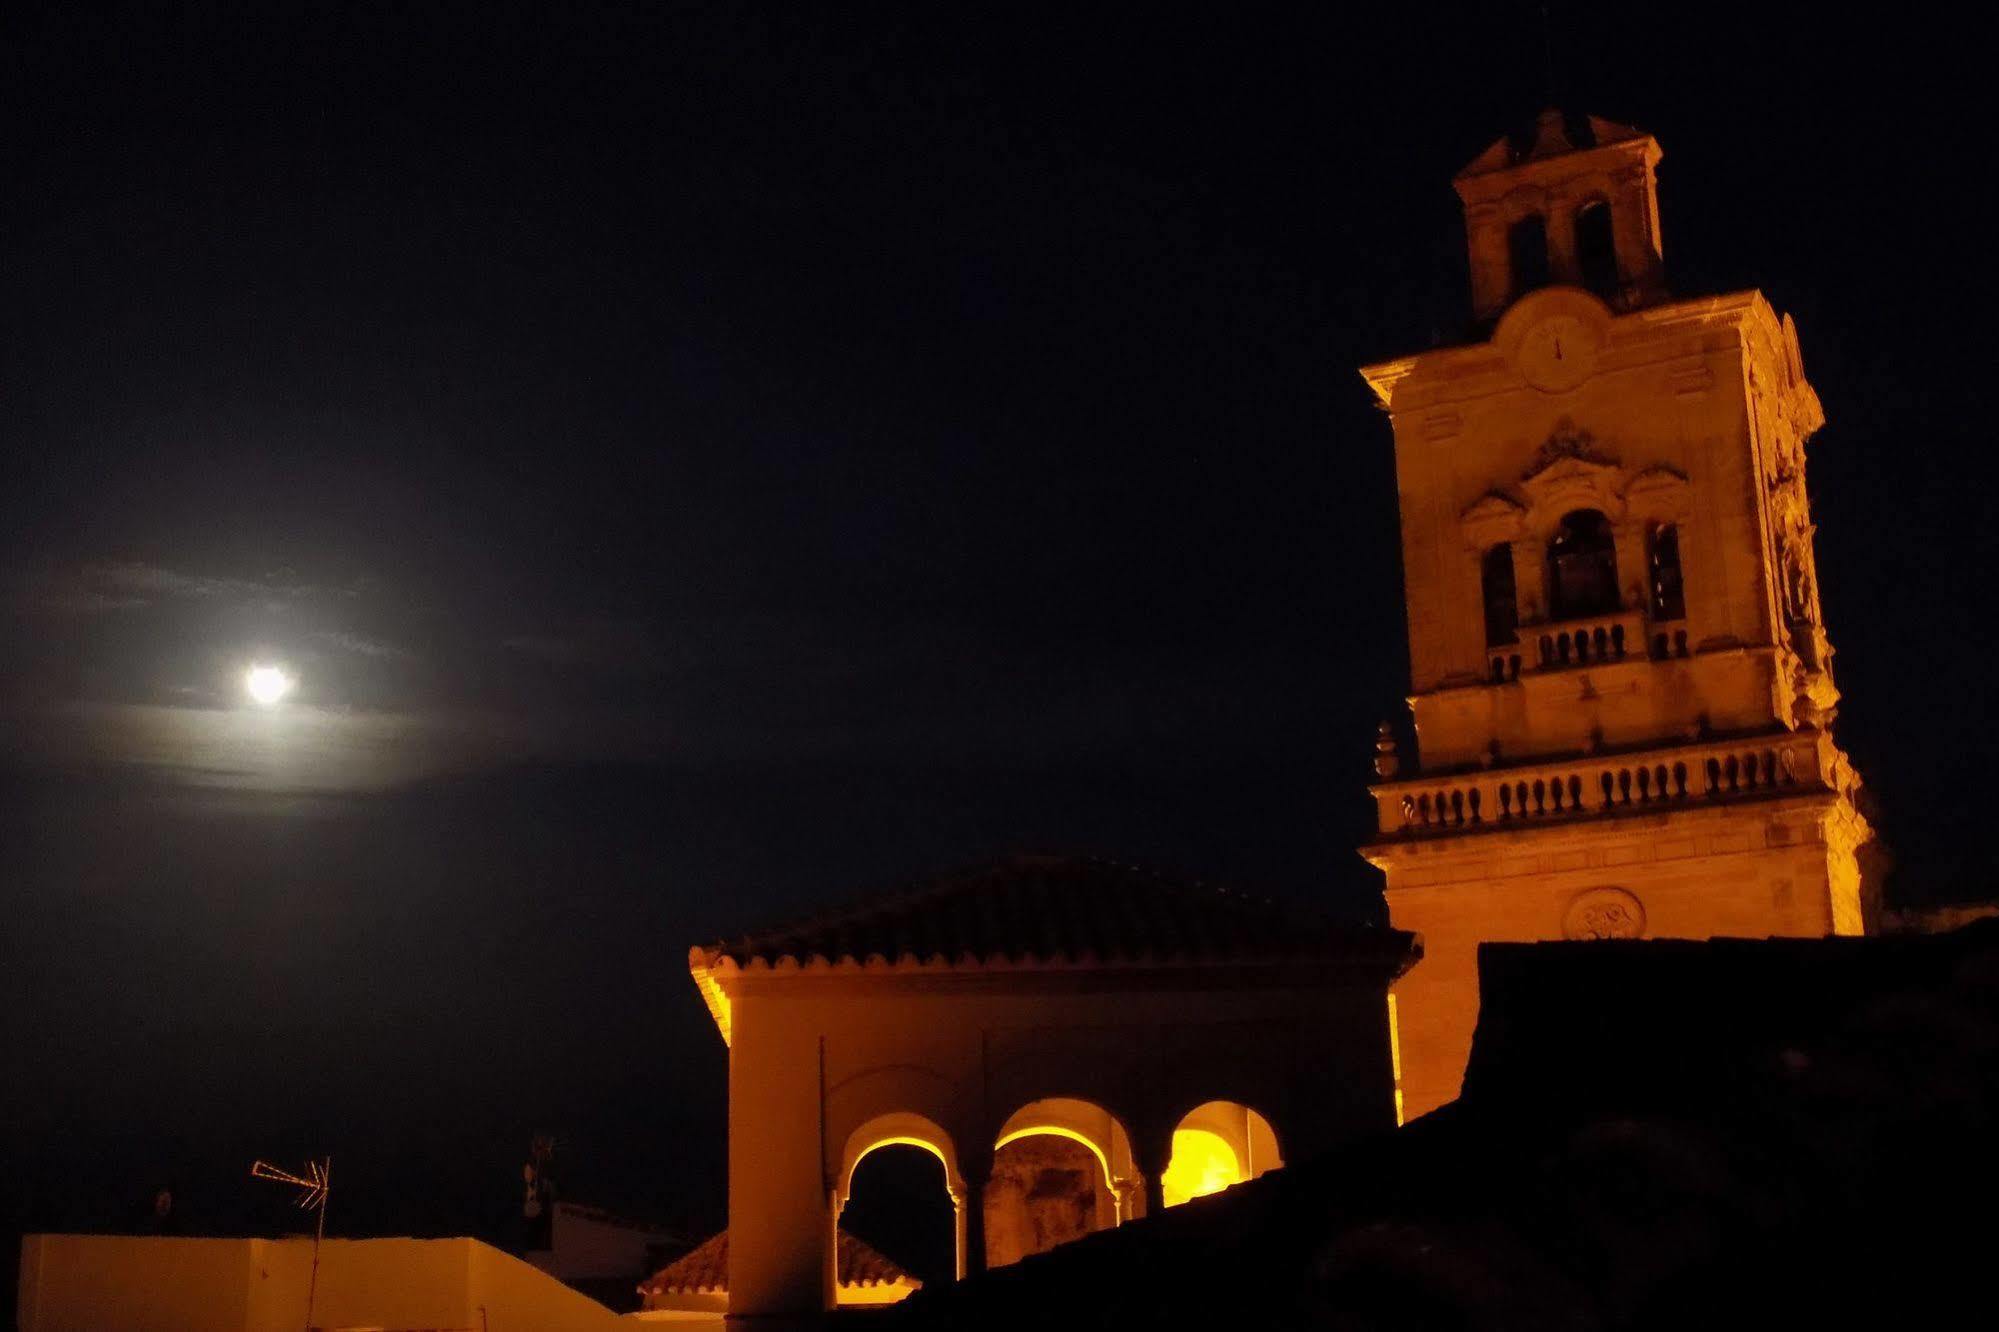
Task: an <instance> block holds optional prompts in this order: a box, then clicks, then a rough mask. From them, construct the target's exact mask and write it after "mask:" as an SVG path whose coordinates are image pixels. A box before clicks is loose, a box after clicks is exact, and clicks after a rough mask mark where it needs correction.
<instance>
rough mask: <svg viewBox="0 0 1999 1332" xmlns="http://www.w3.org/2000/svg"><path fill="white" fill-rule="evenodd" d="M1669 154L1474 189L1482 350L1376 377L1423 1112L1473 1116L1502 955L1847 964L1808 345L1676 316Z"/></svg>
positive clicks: (1600, 123) (1861, 827) (1511, 144)
mask: <svg viewBox="0 0 1999 1332" xmlns="http://www.w3.org/2000/svg"><path fill="white" fill-rule="evenodd" d="M1659 159H1660V150H1659V146H1658V144H1657V143H1656V142H1655V141H1654V140H1653V139H1652V138H1651V137H1650V136H1649V135H1646V134H1643V133H1641V132H1640V131H1637V130H1634V129H1631V128H1630V127H1628V126H1624V125H1618V124H1614V123H1612V122H1610V121H1606V120H1602V119H1599V118H1596V117H1590V118H1588V119H1587V120H1586V121H1581V122H1576V123H1574V124H1571V123H1569V122H1567V121H1565V119H1564V118H1563V117H1562V116H1561V115H1560V114H1559V113H1556V112H1546V113H1544V114H1543V115H1542V116H1541V118H1540V120H1539V122H1538V124H1537V125H1536V128H1535V131H1534V134H1533V136H1532V139H1531V141H1529V142H1518V141H1514V140H1508V139H1502V140H1500V141H1499V142H1497V143H1495V144H1493V145H1492V147H1491V148H1490V149H1488V150H1487V151H1486V152H1485V153H1483V154H1481V155H1480V156H1479V158H1478V159H1477V160H1476V161H1474V162H1473V163H1472V164H1471V165H1470V166H1469V167H1467V168H1466V169H1465V170H1464V171H1463V172H1462V173H1460V174H1459V176H1458V177H1457V181H1456V185H1457V190H1458V194H1459V196H1460V198H1461V199H1462V201H1463V203H1464V209H1465V228H1466V234H1467V238H1468V243H1469V251H1470V260H1471V290H1472V307H1473V317H1474V320H1475V324H1476V327H1477V329H1478V330H1479V333H1478V336H1477V337H1476V339H1475V340H1473V341H1471V342H1468V343H1466V344H1464V345H1461V346H1454V347H1445V348H1441V349H1438V350H1435V351H1431V352H1427V353H1424V354H1421V355H1417V356H1411V357H1407V358H1404V359H1401V360H1396V361H1390V362H1387V363H1384V364H1380V365H1375V366H1370V367H1368V368H1367V369H1366V370H1365V371H1363V374H1364V375H1365V377H1366V379H1367V382H1368V384H1369V385H1370V386H1371V387H1372V388H1373V390H1374V392H1375V393H1376V395H1377V396H1378V397H1379V399H1380V402H1381V405H1382V406H1383V407H1384V408H1385V409H1386V410H1387V412H1388V414H1389V416H1390V419H1391V421H1392V423H1393V429H1394V437H1395V459H1396V479H1397V485H1398V489H1399V492H1400V501H1401V516H1402V563H1403V576H1404V579H1405V587H1406V601H1407V607H1408V615H1409V623H1408V632H1409V656H1410V674H1411V680H1410V699H1409V702H1410V706H1411V708H1412V709H1413V711H1414V714H1415V715H1414V720H1415V730H1416V737H1417V745H1416V753H1415V754H1413V755H1406V756H1405V755H1402V754H1399V753H1398V752H1397V747H1396V744H1395V742H1394V740H1393V738H1392V734H1391V732H1390V730H1389V728H1387V727H1384V728H1383V732H1382V738H1381V741H1380V743H1379V745H1378V753H1377V756H1376V772H1377V775H1378V776H1379V777H1380V778H1381V781H1380V782H1379V784H1377V785H1376V786H1374V787H1373V788H1372V793H1373V796H1374V799H1375V803H1376V808H1377V816H1378V825H1379V834H1378V836H1377V837H1376V839H1375V840H1374V841H1373V842H1372V843H1371V844H1369V845H1368V846H1367V847H1365V848H1364V854H1365V855H1366V856H1367V858H1368V859H1369V860H1370V861H1372V862H1373V863H1374V864H1375V865H1376V866H1377V867H1379V868H1380V869H1381V870H1382V871H1383V872H1384V873H1385V874H1386V876H1387V884H1386V894H1387V900H1388V907H1389V914H1390V919H1391V920H1392V921H1393V923H1394V924H1395V925H1396V926H1397V927H1398V928H1401V929H1406V930H1412V931H1415V932H1417V933H1418V934H1420V935H1421V936H1422V939H1423V943H1424V961H1423V963H1422V965H1421V966H1419V967H1417V968H1416V969H1415V970H1413V971H1412V972H1411V973H1410V974H1409V975H1408V976H1407V977H1405V978H1404V979H1403V980H1402V981H1401V982H1399V983H1398V984H1397V986H1396V990H1395V996H1396V997H1395V1014H1396V1025H1397V1029H1398V1032H1399V1038H1398V1045H1399V1050H1400V1056H1401V1060H1400V1067H1401V1076H1402V1091H1403V1096H1404V1106H1405V1112H1406V1113H1408V1114H1411V1115H1415V1114H1421V1113H1423V1112H1425V1111H1427V1110H1430V1109H1433V1108H1435V1107H1436V1106H1438V1105H1441V1104H1443V1103H1444V1102H1446V1101H1448V1100H1450V1099H1452V1098H1453V1097H1455V1096H1456V1095H1457V1092H1458V1086H1459V1082H1460V1080H1461V1078H1462V1076H1463V1071H1464V1066H1465V1058H1466V1055H1467V1053H1468V1052H1469V1050H1470V1048H1471V1036H1472V1030H1473V1026H1474V1024H1475V1022H1476V1019H1477V1013H1478V986H1477V974H1476V962H1475V950H1476V948H1477V945H1478V944H1479V943H1480V942H1482V941H1486V940H1518V941H1527V940H1537V939H1561V938H1570V939H1581V938H1597V937H1621V938H1630V937H1638V936H1644V935H1650V936H1680V937H1689V938H1707V937H1711V936H1715V935H1748V936H1758V935H1823V934H1833V933H1838V934H1853V933H1859V932H1861V931H1862V930H1863V929H1864V928H1865V925H1866V919H1867V914H1868V910H1869V908H1868V907H1867V906H1866V904H1865V903H1864V902H1863V895H1862V890H1861V877H1860V872H1859V868H1858V862H1857V859H1856V852H1857V850H1858V849H1859V847H1860V846H1861V845H1862V844H1863V843H1864V842H1866V841H1867V839H1868V837H1869V829H1868V826H1867V823H1866V821H1865V819H1864V818H1863V817H1862V816H1861V815H1860V813H1859V812H1858V811H1857V810H1856V809H1855V807H1854V802H1853V793H1854V792H1855V790H1856V789H1857V788H1858V786H1859V778H1858V776H1857V775H1856V774H1855V772H1854V770H1853V768H1852V766H1851V764H1850V763H1849V762H1848V761H1847V759H1846V756H1845V754H1844V753H1842V752H1841V750H1840V749H1839V748H1838V746H1837V745H1836V744H1835V743H1834V742H1833V737H1832V733H1831V729H1830V728H1831V724H1832V720H1833V717H1834V714H1835V711H1836V708H1837V704H1838V701H1839V692H1838V690H1837V689H1836V688H1835V687H1834V685H1833V679H1832V669H1831V667H1832V648H1831V646H1830V644H1829V643H1828V641H1827V639H1826V633H1825V629H1824V624H1823V620H1822V618H1821V615H1820V609H1819V595H1818V584H1817V578H1816V573H1815V568H1814V562H1813V558H1812V533H1813V527H1812V523H1811V517H1810V511H1809V509H1808V507H1807V503H1806V496H1805V442H1806V440H1807V439H1808V438H1809V437H1810V436H1811V435H1812V433H1813V432H1814V431H1816V430H1817V429H1818V428H1819V426H1820V425H1821V424H1822V423H1823V420H1824V417H1823V414H1822V412H1821V410H1820V407H1819V400H1818V396H1817V394H1816V393H1814V392H1813V390H1812V387H1811V385H1810V384H1809V383H1807V382H1806V379H1805V375H1804V369H1803V364H1802V361H1801V358H1800V355H1799V348H1798V335H1797V330H1796V328H1795V327H1794V326H1793V325H1792V323H1791V320H1790V319H1789V317H1788V316H1779V315H1778V314H1777V312H1776V311H1774V310H1773V309H1772V308H1771V307H1770V305H1769V303H1768V302H1767V301H1766V300H1764V298H1763V297H1762V295H1761V294H1760V293H1757V292H1754V291H1747V292H1738V293H1733V294H1730V295H1725V296H1715V297H1704V298H1699V299H1692V300H1674V299H1672V298H1670V297H1669V296H1668V294H1667V292H1666V289H1665V284H1664V280H1663V274H1662V269H1661V260H1660V253H1661V252H1660V241H1659V214H1658V201H1657V195H1656V189H1655V175H1654V169H1655V167H1656V166H1657V164H1658V162H1659Z"/></svg>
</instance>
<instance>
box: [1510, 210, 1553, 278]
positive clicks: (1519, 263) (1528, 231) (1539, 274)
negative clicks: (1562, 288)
mask: <svg viewBox="0 0 1999 1332" xmlns="http://www.w3.org/2000/svg"><path fill="white" fill-rule="evenodd" d="M1506 256H1507V261H1508V263H1509V265H1510V266H1511V268H1512V277H1513V296H1514V298H1515V299H1516V300H1517V299H1519V298H1520V297H1522V296H1525V295H1526V294H1527V293H1528V292H1530V291H1538V290H1540V289H1541V288H1542V287H1545V286H1547V285H1548V282H1549V278H1550V274H1549V264H1548V220H1547V219H1546V218H1544V217H1542V216H1541V215H1540V214H1539V213H1529V214H1527V215H1526V216H1525V217H1522V218H1520V219H1519V220H1517V221H1515V222H1514V224H1513V225H1512V226H1510V227H1508V228H1507V229H1506Z"/></svg>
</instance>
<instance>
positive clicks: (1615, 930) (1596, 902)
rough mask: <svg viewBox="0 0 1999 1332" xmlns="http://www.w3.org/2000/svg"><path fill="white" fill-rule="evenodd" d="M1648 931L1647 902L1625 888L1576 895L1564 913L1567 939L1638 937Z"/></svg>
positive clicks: (1592, 889)
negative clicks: (1646, 923)
mask: <svg viewBox="0 0 1999 1332" xmlns="http://www.w3.org/2000/svg"><path fill="white" fill-rule="evenodd" d="M1644 933H1645V904H1644V903H1643V902H1640V901H1639V900H1638V899H1637V898H1636V897H1634V896H1632V895H1631V894H1630V893H1627V892H1625V891H1624V890H1623V889H1622V888H1591V889H1589V890H1588V891H1586V892H1582V893H1578V894H1576V897H1575V900H1574V901H1572V902H1570V903H1569V909H1568V910H1567V911H1565V912H1563V913H1562V937H1563V938H1564V939H1637V938H1641V937H1643V936H1644Z"/></svg>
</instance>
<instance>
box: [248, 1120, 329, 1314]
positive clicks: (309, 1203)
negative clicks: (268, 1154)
mask: <svg viewBox="0 0 1999 1332" xmlns="http://www.w3.org/2000/svg"><path fill="white" fill-rule="evenodd" d="M305 1168H306V1173H305V1174H303V1175H294V1174H293V1173H292V1172H291V1171H289V1170H280V1169H279V1168H278V1167H276V1166H274V1165H272V1164H271V1163H270V1162H268V1161H252V1162H251V1163H250V1178H252V1179H268V1180H270V1181H271V1182H272V1183H273V1184H290V1185H291V1186H292V1187H294V1188H296V1189H299V1190H301V1192H300V1193H299V1195H298V1197H297V1198H296V1199H294V1200H293V1201H294V1205H295V1206H297V1207H298V1208H300V1209H301V1210H303V1211H308V1212H318V1213H319V1226H318V1228H317V1229H316V1230H314V1231H313V1235H312V1279H311V1281H310V1282H309V1283H308V1284H307V1285H306V1289H305V1332H312V1309H313V1305H314V1303H315V1302H316V1301H317V1300H318V1298H319V1242H320V1241H321V1240H323V1239H325V1238H326V1195H327V1191H328V1190H329V1189H330V1188H331V1187H332V1181H333V1158H332V1157H330V1156H323V1157H321V1158H320V1159H319V1160H317V1161H307V1162H306V1163H305Z"/></svg>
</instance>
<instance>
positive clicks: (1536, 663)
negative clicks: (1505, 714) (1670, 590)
mask: <svg viewBox="0 0 1999 1332" xmlns="http://www.w3.org/2000/svg"><path fill="white" fill-rule="evenodd" d="M1519 634H1520V636H1519V641H1518V642H1514V643H1508V644H1503V645H1499V646H1494V647H1488V648H1487V649H1486V650H1485V656H1486V670H1487V674H1488V678H1489V679H1490V681H1491V682H1492V683H1493V684H1507V683H1509V682H1511V681H1514V680H1518V679H1519V678H1520V672H1521V670H1522V668H1523V667H1525V668H1527V669H1530V670H1540V671H1556V670H1566V669H1569V668H1571V667H1577V666H1608V665H1611V664H1613V663H1616V662H1621V661H1641V660H1645V659H1647V658H1649V659H1651V660H1653V661H1665V660H1668V659H1670V658H1674V657H1684V656H1686V655H1687V627H1686V624H1685V623H1684V622H1683V621H1673V622H1661V623H1653V622H1649V621H1647V620H1646V618H1645V617H1644V615H1642V614H1641V613H1639V612H1638V611H1618V612H1617V613H1615V614H1613V615H1598V616H1594V617H1591V618H1589V619H1583V620H1564V621H1562V622H1561V623H1558V624H1529V625H1522V626H1520V631H1519Z"/></svg>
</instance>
